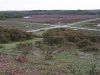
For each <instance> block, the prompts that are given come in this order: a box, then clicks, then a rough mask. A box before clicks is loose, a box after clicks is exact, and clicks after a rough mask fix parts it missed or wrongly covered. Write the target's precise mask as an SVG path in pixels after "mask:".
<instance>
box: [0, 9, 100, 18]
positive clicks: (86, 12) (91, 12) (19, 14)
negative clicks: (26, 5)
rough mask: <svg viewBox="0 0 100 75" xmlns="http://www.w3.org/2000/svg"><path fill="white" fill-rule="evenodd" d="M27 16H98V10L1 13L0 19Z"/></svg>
mask: <svg viewBox="0 0 100 75" xmlns="http://www.w3.org/2000/svg"><path fill="white" fill-rule="evenodd" d="M29 15H100V10H33V11H1V12H0V19H7V18H20V17H24V16H29Z"/></svg>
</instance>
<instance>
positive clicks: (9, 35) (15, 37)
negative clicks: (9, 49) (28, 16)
mask: <svg viewBox="0 0 100 75" xmlns="http://www.w3.org/2000/svg"><path fill="white" fill-rule="evenodd" d="M32 37H33V35H32V33H29V32H26V31H24V30H20V29H5V28H2V27H0V43H7V42H10V41H22V40H27V39H31V38H32Z"/></svg>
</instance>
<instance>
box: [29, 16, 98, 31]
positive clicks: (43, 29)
mask: <svg viewBox="0 0 100 75" xmlns="http://www.w3.org/2000/svg"><path fill="white" fill-rule="evenodd" d="M99 19H100V18H96V19H89V20H84V21H80V22H76V23H72V24H67V25H51V27H49V28H40V29H36V30H28V31H27V32H38V31H46V30H49V29H54V28H74V29H75V30H78V29H82V30H92V31H100V30H99V29H89V28H79V27H71V26H72V25H75V24H80V23H82V22H89V21H94V20H99Z"/></svg>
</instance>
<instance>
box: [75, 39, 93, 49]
mask: <svg viewBox="0 0 100 75" xmlns="http://www.w3.org/2000/svg"><path fill="white" fill-rule="evenodd" d="M76 45H77V47H78V48H84V47H86V46H91V45H93V43H92V42H91V41H89V40H87V39H84V40H81V41H79V42H78V43H77V44H76Z"/></svg>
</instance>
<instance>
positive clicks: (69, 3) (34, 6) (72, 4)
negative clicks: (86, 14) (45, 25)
mask: <svg viewBox="0 0 100 75" xmlns="http://www.w3.org/2000/svg"><path fill="white" fill-rule="evenodd" d="M76 9H100V0H0V11H2V10H76Z"/></svg>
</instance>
